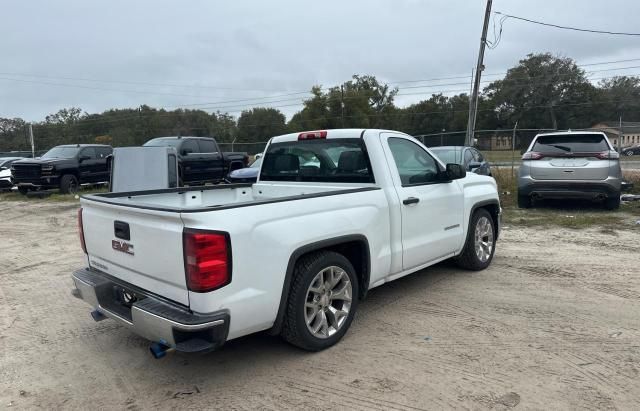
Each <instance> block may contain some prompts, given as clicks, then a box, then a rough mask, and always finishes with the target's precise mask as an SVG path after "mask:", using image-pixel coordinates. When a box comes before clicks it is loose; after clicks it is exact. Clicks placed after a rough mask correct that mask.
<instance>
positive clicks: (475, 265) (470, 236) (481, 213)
mask: <svg viewBox="0 0 640 411" xmlns="http://www.w3.org/2000/svg"><path fill="white" fill-rule="evenodd" d="M483 217H485V218H487V219H488V220H489V224H490V225H491V233H492V236H493V241H492V247H491V252H490V253H489V258H488V259H487V260H486V261H482V260H481V259H480V258H479V257H478V255H477V253H476V248H475V234H476V229H477V228H478V227H477V225H478V220H480V219H481V218H483ZM495 242H496V226H495V223H494V222H493V218H492V217H491V214H489V212H488V211H487V210H485V209H484V208H480V209H478V210H476V211H475V212H474V213H473V216H472V217H471V221H470V222H469V232H468V233H467V240H466V241H465V244H464V248H463V249H462V253H460V255H459V256H457V257H456V258H455V262H456V264H458V265H459V266H460V267H462V268H465V269H467V270H473V271H479V270H484V269H485V268H487V267H488V266H489V264H491V260H493V254H494V253H495V251H496V245H495Z"/></svg>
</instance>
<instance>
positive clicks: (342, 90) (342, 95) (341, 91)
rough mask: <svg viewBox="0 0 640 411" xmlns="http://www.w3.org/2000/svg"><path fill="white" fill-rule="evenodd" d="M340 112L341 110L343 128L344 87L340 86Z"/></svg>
mask: <svg viewBox="0 0 640 411" xmlns="http://www.w3.org/2000/svg"><path fill="white" fill-rule="evenodd" d="M340 110H342V114H341V117H342V128H344V85H343V84H341V85H340Z"/></svg>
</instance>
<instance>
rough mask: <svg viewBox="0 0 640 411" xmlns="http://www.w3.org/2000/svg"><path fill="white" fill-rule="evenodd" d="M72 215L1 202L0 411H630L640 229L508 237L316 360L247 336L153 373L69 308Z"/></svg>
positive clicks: (420, 278)
mask: <svg viewBox="0 0 640 411" xmlns="http://www.w3.org/2000/svg"><path fill="white" fill-rule="evenodd" d="M75 210H76V206H75V205H73V204H67V203H46V202H43V203H33V202H30V203H20V202H15V201H11V202H8V201H4V202H0V330H1V331H0V408H5V409H6V408H8V407H11V408H10V409H13V408H16V409H25V408H29V409H30V408H46V409H57V408H65V409H66V408H81V409H87V408H92V409H99V408H106V409H129V410H137V409H151V408H162V409H164V408H187V407H193V408H218V409H256V408H257V409H296V410H299V409H330V408H335V409H353V410H360V409H362V410H371V409H374V410H420V409H443V408H467V409H498V410H499V409H509V408H514V407H517V408H519V409H576V408H591V409H596V408H597V409H638V408H640V268H639V267H640V226H638V228H635V227H631V228H628V229H625V230H610V229H602V228H600V227H594V228H590V229H584V230H573V229H562V228H544V227H532V228H516V227H505V229H504V230H503V233H502V234H503V236H502V238H501V239H500V241H499V243H498V248H497V253H496V257H495V259H494V261H493V264H492V265H491V267H490V268H489V269H487V270H485V271H482V272H467V271H461V270H459V269H457V268H456V267H455V266H453V265H452V264H449V263H444V264H440V265H438V266H435V267H432V268H430V269H427V270H424V271H422V272H420V273H417V274H415V275H412V276H409V277H405V278H404V279H401V280H398V281H396V282H393V283H390V284H388V285H385V286H382V287H379V288H377V289H375V290H372V291H371V293H370V294H369V297H368V298H367V299H366V300H365V301H364V303H363V304H361V305H360V309H359V312H358V314H357V316H356V319H355V321H354V323H353V325H352V327H351V329H350V330H349V333H348V334H347V335H346V337H345V338H344V339H343V340H342V342H341V343H339V344H338V345H336V346H335V347H333V348H331V349H328V350H326V351H324V352H320V353H315V354H310V353H306V352H302V351H300V350H298V349H295V348H293V347H291V346H289V345H287V344H285V343H284V342H282V341H281V340H280V339H278V338H276V337H270V336H267V335H265V334H257V335H254V336H250V337H247V338H243V339H240V340H237V341H231V342H229V343H228V344H227V345H226V346H225V347H224V348H223V349H222V350H221V351H218V352H215V353H210V354H207V355H184V354H173V355H170V356H168V357H167V358H165V359H163V360H159V361H158V360H154V359H153V358H152V357H151V356H150V355H149V353H148V345H149V344H148V342H147V341H145V340H143V339H141V338H139V337H137V336H136V335H134V334H132V333H130V332H129V331H127V330H126V329H125V328H123V327H120V326H119V325H117V324H116V323H114V322H112V321H111V320H107V321H103V322H100V323H95V322H94V321H93V320H92V319H91V317H90V316H89V306H88V305H86V304H85V303H84V302H82V301H79V300H76V299H75V298H73V297H72V296H71V294H70V290H71V288H72V283H71V280H70V273H71V271H72V270H73V269H75V268H77V267H80V266H81V265H82V261H83V258H82V252H81V251H80V246H79V244H78V240H77V235H76V221H75V218H76V217H75Z"/></svg>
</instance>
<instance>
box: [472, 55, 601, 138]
mask: <svg viewBox="0 0 640 411" xmlns="http://www.w3.org/2000/svg"><path fill="white" fill-rule="evenodd" d="M484 93H485V95H486V97H487V98H488V99H489V100H490V101H491V104H492V105H493V106H494V107H495V111H496V113H495V114H496V116H497V118H498V121H499V122H500V123H501V124H502V125H507V126H508V125H511V124H513V123H514V122H515V121H518V122H519V125H520V127H530V128H544V127H546V128H568V127H580V126H585V127H586V126H588V123H589V122H590V119H591V118H593V110H592V108H591V107H590V106H589V105H586V104H584V103H587V102H589V101H593V100H594V99H595V98H596V97H597V94H596V90H595V87H594V86H593V85H592V84H591V83H590V82H589V81H588V80H587V78H586V76H585V73H584V71H583V70H582V69H581V68H579V67H578V66H577V65H576V63H575V61H573V60H572V59H570V58H564V57H556V56H553V55H551V54H550V53H544V54H529V55H528V56H527V57H526V58H525V59H523V60H520V62H519V63H518V65H517V66H515V67H513V68H511V69H509V70H508V71H507V75H506V76H505V78H504V79H502V80H497V81H494V82H493V83H491V84H489V86H487V87H486V88H485V90H484Z"/></svg>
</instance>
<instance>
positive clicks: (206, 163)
mask: <svg viewBox="0 0 640 411" xmlns="http://www.w3.org/2000/svg"><path fill="white" fill-rule="evenodd" d="M144 146H145V147H174V148H175V149H176V152H177V153H178V168H179V170H178V173H179V175H180V180H181V182H182V183H183V184H190V185H195V184H204V183H219V182H220V181H223V180H224V178H225V177H226V176H227V174H228V173H229V172H231V171H233V170H237V169H240V168H244V167H246V166H247V164H248V162H249V156H248V155H247V153H229V152H227V153H223V152H222V151H220V147H218V143H216V140H215V139H213V138H210V137H158V138H154V139H153V140H149V141H147V142H146V143H145V144H144Z"/></svg>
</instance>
